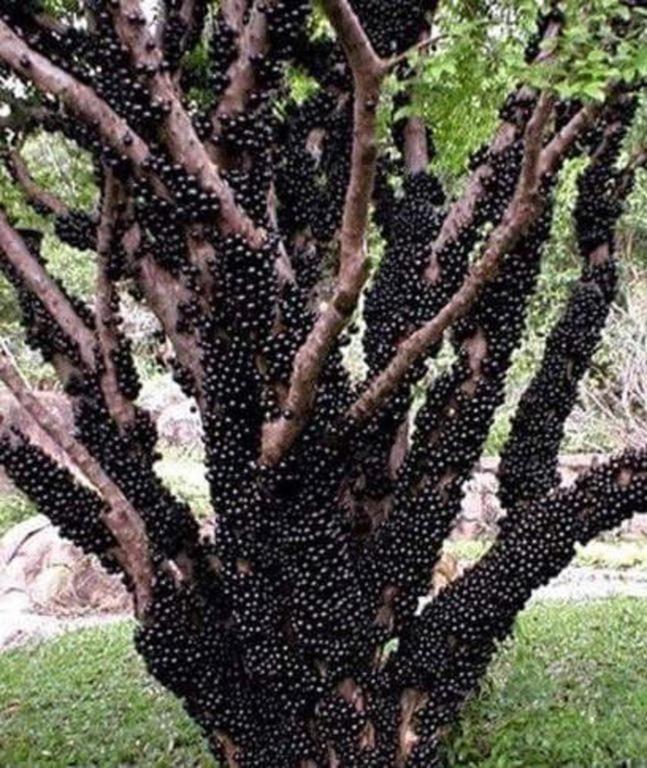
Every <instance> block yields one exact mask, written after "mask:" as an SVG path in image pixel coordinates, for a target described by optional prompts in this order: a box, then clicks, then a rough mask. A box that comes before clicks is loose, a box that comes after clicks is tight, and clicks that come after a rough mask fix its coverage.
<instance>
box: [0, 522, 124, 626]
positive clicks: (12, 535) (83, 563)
mask: <svg viewBox="0 0 647 768" xmlns="http://www.w3.org/2000/svg"><path fill="white" fill-rule="evenodd" d="M130 609H131V601H130V597H129V595H128V593H127V592H126V590H125V588H124V586H123V584H122V583H121V580H120V579H119V577H116V576H110V575H108V574H107V573H106V572H105V571H104V570H103V568H102V567H101V565H100V564H99V562H98V560H97V559H96V558H95V557H92V556H89V555H85V554H84V553H83V552H82V551H81V550H80V549H78V548H77V547H75V546H74V545H73V544H71V543H70V542H68V541H65V540H64V539H62V538H61V537H60V536H59V535H58V532H57V530H56V528H55V527H54V526H53V525H51V523H50V522H49V521H48V520H47V518H46V517H44V516H43V515H36V516H35V517H32V518H30V519H29V520H26V521H25V522H23V523H21V524H20V525H17V526H15V527H14V528H12V529H11V530H10V531H8V533H7V534H5V536H4V537H3V538H2V539H1V540H0V611H3V612H4V611H14V612H15V611H17V610H22V611H32V612H37V613H47V614H57V615H65V616H81V615H86V614H88V613H123V612H126V611H130Z"/></svg>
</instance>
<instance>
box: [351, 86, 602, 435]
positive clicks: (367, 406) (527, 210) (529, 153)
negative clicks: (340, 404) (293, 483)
mask: <svg viewBox="0 0 647 768" xmlns="http://www.w3.org/2000/svg"><path fill="white" fill-rule="evenodd" d="M552 106H553V99H552V97H550V96H543V97H542V98H541V99H540V101H539V103H538V105H537V107H536V109H535V114H534V116H533V118H532V119H531V121H530V122H529V124H528V127H527V129H526V135H525V149H524V168H523V169H522V172H521V178H520V180H519V184H518V186H517V189H516V191H515V194H514V196H513V199H512V200H511V202H510V204H509V205H508V208H507V210H506V212H505V214H504V216H503V219H502V221H501V223H500V224H499V225H498V226H497V227H496V229H495V230H494V231H493V232H492V234H491V235H490V237H489V238H488V242H487V244H486V247H485V250H484V253H483V256H482V258H481V259H480V261H479V262H478V263H477V264H475V265H474V266H473V267H472V269H471V270H470V272H469V274H468V276H467V278H466V279H465V281H464V282H463V285H462V286H461V288H460V289H459V290H458V291H457V292H456V293H455V294H454V296H453V297H452V298H451V299H450V301H449V302H448V303H447V304H445V306H444V307H443V308H442V309H441V310H440V311H439V312H438V314H437V315H436V316H435V317H434V318H433V319H432V320H430V321H429V322H427V323H425V324H424V325H423V326H421V327H420V328H419V329H418V330H417V331H415V332H414V333H413V334H412V335H411V336H409V337H408V338H407V339H406V341H404V342H403V343H402V344H401V345H400V347H399V349H398V352H397V353H396V355H395V356H394V358H393V360H392V361H391V363H390V364H389V366H388V367H387V368H386V369H385V370H384V371H383V373H382V374H380V375H379V376H378V377H377V378H376V379H375V380H374V381H373V382H372V383H371V385H370V386H369V387H368V388H367V390H366V391H365V392H364V393H363V394H362V396H361V397H360V398H359V399H358V400H357V401H356V402H355V404H354V405H353V406H352V408H351V409H350V412H349V417H350V418H351V419H352V420H353V421H355V422H363V421H365V420H366V419H367V418H369V417H370V416H371V414H373V413H374V412H375V411H376V410H377V409H378V408H379V407H380V406H381V405H382V403H384V401H385V400H386V399H387V398H388V396H389V395H390V394H391V392H393V390H394V389H395V388H396V387H397V385H398V384H399V383H400V382H401V381H403V380H404V378H405V377H406V375H407V372H408V371H409V369H410V368H411V366H412V365H413V364H414V363H415V362H416V361H417V360H419V359H420V358H421V357H422V356H423V355H424V354H425V353H426V352H427V350H428V349H429V348H430V347H432V346H433V345H434V344H437V343H438V342H439V341H440V340H441V339H442V335H443V333H444V331H445V330H446V329H447V328H448V327H449V326H450V325H451V324H452V323H453V322H455V321H456V320H457V319H459V318H460V317H463V316H464V315H465V314H466V313H467V311H468V310H469V309H470V307H472V305H473V304H474V302H475V301H476V299H477V298H478V296H479V294H480V292H481V290H482V289H483V287H484V286H485V285H487V284H488V283H489V282H491V281H492V280H493V279H494V278H495V277H496V275H497V273H498V269H499V263H500V259H501V256H502V255H503V254H504V253H505V252H507V251H509V250H510V248H512V247H513V246H514V244H515V243H516V242H517V241H518V239H519V238H520V237H521V235H522V234H523V233H524V231H525V230H526V229H527V227H528V226H529V224H530V223H532V221H533V220H534V219H535V218H536V217H537V215H538V214H539V212H540V209H541V201H540V199H539V194H538V190H539V184H540V179H541V175H543V174H547V173H551V172H553V171H554V170H555V169H556V167H557V164H558V162H559V160H560V159H561V157H563V154H564V153H565V152H566V150H567V149H568V148H569V147H570V145H571V144H572V142H573V141H574V140H575V138H576V137H577V135H578V133H579V132H578V131H570V132H569V133H568V136H567V137H566V136H565V137H563V140H562V141H561V142H560V152H559V153H558V152H556V151H551V153H550V154H549V155H548V156H547V157H546V156H545V155H544V154H543V153H542V152H541V141H542V137H543V131H544V129H545V126H546V123H547V121H548V119H549V117H550V115H551V112H552ZM586 123H587V121H582V126H581V127H583V125H584V124H586Z"/></svg>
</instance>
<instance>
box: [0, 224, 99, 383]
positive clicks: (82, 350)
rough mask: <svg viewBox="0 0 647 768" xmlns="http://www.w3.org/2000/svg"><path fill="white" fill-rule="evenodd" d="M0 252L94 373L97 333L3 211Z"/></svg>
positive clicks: (0, 227) (0, 229)
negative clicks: (77, 310)
mask: <svg viewBox="0 0 647 768" xmlns="http://www.w3.org/2000/svg"><path fill="white" fill-rule="evenodd" d="M0 251H1V252H2V253H3V254H4V256H5V258H6V259H7V261H8V262H9V263H10V264H11V265H12V267H13V268H14V269H15V270H16V271H17V272H18V274H19V275H20V277H21V279H22V280H23V281H24V282H25V285H26V286H27V287H28V288H29V290H30V291H31V292H32V293H33V294H34V295H35V296H37V297H38V298H39V299H40V301H41V302H42V303H43V305H44V306H45V308H46V309H47V311H48V312H49V314H50V316H51V317H52V319H53V320H54V321H55V322H56V323H57V324H58V325H59V326H60V328H61V329H62V330H63V332H64V333H65V334H66V336H67V337H68V338H69V340H70V342H71V343H73V344H75V345H77V347H78V349H79V354H80V357H81V359H82V360H83V363H84V364H85V365H86V366H87V367H88V369H89V370H94V369H95V366H96V361H95V356H94V347H95V343H96V338H95V335H94V333H93V331H92V330H91V329H90V328H88V327H87V325H86V324H85V323H84V322H83V320H82V319H81V318H80V317H79V315H78V314H77V312H76V310H75V309H74V307H73V306H72V304H71V303H70V301H69V299H68V297H67V296H66V295H65V293H64V292H63V291H62V290H61V288H60V287H59V286H58V285H57V284H56V282H55V281H54V280H53V279H52V278H51V276H50V275H49V274H47V271H46V270H45V269H44V268H43V266H42V264H40V262H39V261H38V260H37V259H36V258H34V256H33V255H32V254H31V253H30V251H29V248H28V247H27V245H26V244H25V242H24V240H23V239H22V238H21V237H20V235H19V234H18V233H17V232H16V230H15V229H13V227H12V226H11V225H10V224H9V222H8V221H7V218H6V216H5V214H4V212H3V211H2V210H0Z"/></svg>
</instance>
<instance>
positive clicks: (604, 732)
mask: <svg viewBox="0 0 647 768" xmlns="http://www.w3.org/2000/svg"><path fill="white" fill-rule="evenodd" d="M646 632H647V606H646V604H645V602H644V601H640V600H631V599H614V600H604V601H599V602H594V603H588V604H587V603H581V604H577V603H576V604H563V603H546V604H543V605H535V606H533V607H531V608H530V609H528V610H527V611H526V612H525V613H523V614H522V615H521V617H520V620H519V623H518V626H517V631H516V638H515V641H514V643H513V644H509V643H506V646H505V648H504V650H503V651H502V653H501V654H500V656H499V658H498V659H497V660H496V662H495V664H494V666H493V668H492V669H491V671H490V673H489V675H488V677H487V680H486V682H485V686H484V689H483V692H482V694H481V695H480V696H479V697H478V698H477V699H475V700H474V701H473V702H472V703H471V705H470V706H469V708H468V711H467V717H466V719H465V721H464V723H463V725H462V726H461V727H460V728H459V729H457V731H455V732H454V733H453V734H451V736H450V737H449V738H448V739H447V742H446V750H447V757H448V763H449V765H450V766H455V767H456V768H458V766H460V767H461V768H468V766H469V767H474V768H475V767H476V766H479V768H529V766H533V768H567V766H568V768H583V766H597V768H612V766H617V765H619V764H621V763H622V761H623V760H627V761H629V760H634V761H636V762H635V765H636V766H638V765H640V764H641V763H640V761H641V760H642V759H643V757H644V755H645V754H647V735H646V734H645V729H644V727H643V724H644V722H645V718H646V717H647V689H646V687H645V676H644V658H643V657H644V654H641V650H642V649H643V648H644V637H645V633H646ZM131 635H132V625H131V624H130V623H124V624H120V625H118V626H113V627H107V628H103V629H92V630H86V631H83V632H78V633H73V634H69V635H66V636H64V637H61V638H59V639H57V640H55V641H52V642H49V643H46V644H41V645H39V646H36V647H35V648H33V647H32V648H28V649H23V650H18V651H10V652H8V653H6V654H4V655H3V657H2V664H0V718H1V719H2V736H1V737H0V763H1V764H2V765H7V766H34V768H36V766H37V768H60V767H61V766H63V765H65V766H84V768H85V767H86V766H99V765H100V766H101V768H123V767H124V766H135V765H136V766H138V768H180V766H182V768H189V767H191V768H207V766H213V761H212V760H211V758H210V757H209V755H208V754H207V751H206V749H205V747H204V745H203V743H202V740H201V737H200V734H199V732H198V729H197V728H196V727H195V726H194V725H193V724H192V723H191V722H190V720H189V719H188V717H187V716H186V714H185V713H184V712H183V711H182V708H181V705H180V703H179V701H177V700H176V699H174V698H173V697H172V696H170V695H169V694H167V693H165V692H164V691H163V690H162V689H161V688H160V687H159V686H158V685H157V684H155V683H154V682H153V681H152V680H151V678H150V677H149V676H148V675H147V674H146V672H145V670H144V668H143V663H142V662H141V660H140V659H139V658H138V657H137V655H136V653H135V651H134V649H133V648H132V641H131ZM115 733H119V735H120V736H119V738H118V739H115V738H114V734H115Z"/></svg>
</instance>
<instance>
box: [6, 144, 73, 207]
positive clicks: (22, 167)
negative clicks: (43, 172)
mask: <svg viewBox="0 0 647 768" xmlns="http://www.w3.org/2000/svg"><path fill="white" fill-rule="evenodd" d="M7 167H8V169H9V172H10V173H11V175H12V177H13V178H14V180H15V181H16V183H17V184H19V186H20V187H21V189H22V190H23V192H24V193H25V197H26V198H27V200H28V201H29V202H30V203H31V204H32V205H36V206H39V207H41V208H44V209H46V210H48V211H51V212H52V213H55V214H56V215H57V216H65V215H66V214H68V213H69V209H68V207H67V206H66V205H65V203H64V202H63V201H62V200H60V199H59V198H58V197H56V195H53V194H52V193H51V192H49V191H48V190H46V189H43V188H42V187H40V186H39V185H38V184H37V183H36V181H34V179H33V177H32V175H31V174H30V173H29V169H28V168H27V164H26V163H25V161H24V160H23V158H22V156H21V155H20V153H19V152H18V151H17V150H15V149H11V150H9V152H8V153H7Z"/></svg>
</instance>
